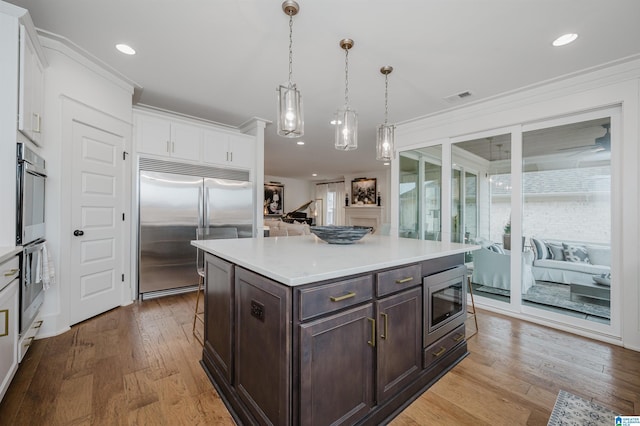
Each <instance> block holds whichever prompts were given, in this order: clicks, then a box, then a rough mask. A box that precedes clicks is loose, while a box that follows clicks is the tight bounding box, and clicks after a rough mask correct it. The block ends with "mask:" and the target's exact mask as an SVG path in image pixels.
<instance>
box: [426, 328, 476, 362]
mask: <svg viewBox="0 0 640 426" xmlns="http://www.w3.org/2000/svg"><path fill="white" fill-rule="evenodd" d="M464 336H465V334H464V324H462V325H461V326H460V327H458V328H456V329H455V330H453V331H452V332H451V333H449V334H447V335H446V336H444V337H443V338H442V339H440V340H438V341H436V342H435V343H434V344H433V345H431V346H428V347H427V348H426V349H425V350H424V359H423V365H422V368H427V367H428V366H429V365H431V364H433V363H434V362H436V361H437V360H439V359H440V358H442V357H443V356H444V355H446V354H447V353H448V352H449V351H450V350H451V349H453V348H454V347H455V346H456V345H457V344H458V343H460V342H462V341H464Z"/></svg>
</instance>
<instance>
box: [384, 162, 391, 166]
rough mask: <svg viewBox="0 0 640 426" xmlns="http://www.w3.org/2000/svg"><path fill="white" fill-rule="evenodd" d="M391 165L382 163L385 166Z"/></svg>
mask: <svg viewBox="0 0 640 426" xmlns="http://www.w3.org/2000/svg"><path fill="white" fill-rule="evenodd" d="M389 164H391V163H382V165H383V166H388V165H389Z"/></svg>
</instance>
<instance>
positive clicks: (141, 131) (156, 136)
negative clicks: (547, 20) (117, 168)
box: [136, 115, 171, 156]
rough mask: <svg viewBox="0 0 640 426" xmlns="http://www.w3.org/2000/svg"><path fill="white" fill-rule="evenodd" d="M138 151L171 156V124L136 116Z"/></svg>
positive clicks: (161, 120) (154, 118)
mask: <svg viewBox="0 0 640 426" xmlns="http://www.w3.org/2000/svg"><path fill="white" fill-rule="evenodd" d="M136 124H137V127H138V128H137V140H138V151H139V152H145V153H147V154H155V155H164V156H168V155H170V154H171V123H170V122H169V121H167V120H164V119H161V118H157V117H150V116H146V115H138V117H137V120H136Z"/></svg>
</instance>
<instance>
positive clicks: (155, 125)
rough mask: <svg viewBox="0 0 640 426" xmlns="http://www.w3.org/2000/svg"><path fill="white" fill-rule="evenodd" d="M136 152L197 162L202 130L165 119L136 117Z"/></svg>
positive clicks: (139, 115) (144, 116) (146, 116)
mask: <svg viewBox="0 0 640 426" xmlns="http://www.w3.org/2000/svg"><path fill="white" fill-rule="evenodd" d="M136 125H137V143H138V152H144V153H147V154H154V155H162V156H168V157H173V158H181V159H183V160H192V161H199V160H200V157H201V154H200V149H201V146H202V129H201V128H200V127H198V126H190V125H188V124H182V123H177V122H172V121H170V120H167V119H165V118H159V117H155V116H148V115H142V114H138V115H137V116H136Z"/></svg>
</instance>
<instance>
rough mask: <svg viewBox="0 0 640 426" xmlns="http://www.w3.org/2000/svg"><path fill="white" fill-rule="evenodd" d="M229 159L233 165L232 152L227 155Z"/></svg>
mask: <svg viewBox="0 0 640 426" xmlns="http://www.w3.org/2000/svg"><path fill="white" fill-rule="evenodd" d="M229 157H230V158H231V162H232V163H233V152H230V153H229Z"/></svg>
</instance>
